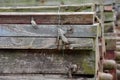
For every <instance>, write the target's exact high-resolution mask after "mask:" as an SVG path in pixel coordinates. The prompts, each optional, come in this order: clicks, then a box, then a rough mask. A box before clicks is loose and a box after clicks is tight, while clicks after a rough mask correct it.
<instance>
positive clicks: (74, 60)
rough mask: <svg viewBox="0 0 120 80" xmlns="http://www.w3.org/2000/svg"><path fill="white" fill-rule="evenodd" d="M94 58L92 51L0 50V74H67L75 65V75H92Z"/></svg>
mask: <svg viewBox="0 0 120 80" xmlns="http://www.w3.org/2000/svg"><path fill="white" fill-rule="evenodd" d="M94 56H95V53H94V52H93V51H80V50H78V51H75V50H74V51H72V50H66V51H63V50H61V51H59V50H0V59H1V64H0V73H1V74H10V73H11V74H22V73H23V74H44V75H45V74H68V71H69V67H70V65H73V64H76V65H77V66H78V69H77V71H76V74H78V75H79V74H83V75H94V72H95V71H94V70H95V63H94V61H95V57H94ZM89 59H90V60H91V62H90V61H89ZM73 74H74V73H73Z"/></svg>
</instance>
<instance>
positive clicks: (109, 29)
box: [104, 22, 114, 33]
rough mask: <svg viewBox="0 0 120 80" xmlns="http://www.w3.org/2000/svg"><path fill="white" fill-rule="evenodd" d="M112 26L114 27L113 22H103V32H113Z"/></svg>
mask: <svg viewBox="0 0 120 80" xmlns="http://www.w3.org/2000/svg"><path fill="white" fill-rule="evenodd" d="M113 27H114V23H113V22H110V23H104V32H105V33H112V32H113Z"/></svg>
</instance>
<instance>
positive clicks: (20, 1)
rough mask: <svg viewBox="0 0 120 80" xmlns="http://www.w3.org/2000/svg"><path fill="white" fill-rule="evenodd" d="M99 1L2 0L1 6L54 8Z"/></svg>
mask: <svg viewBox="0 0 120 80" xmlns="http://www.w3.org/2000/svg"><path fill="white" fill-rule="evenodd" d="M97 1H98V0H74V1H73V0H31V1H29V0H7V1H5V0H0V6H13V7H16V6H47V5H49V6H54V5H72V4H78V5H79V4H86V3H95V2H97Z"/></svg>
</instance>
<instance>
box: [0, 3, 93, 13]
mask: <svg viewBox="0 0 120 80" xmlns="http://www.w3.org/2000/svg"><path fill="white" fill-rule="evenodd" d="M92 6H93V4H81V5H60V6H28V7H26V6H24V7H23V6H21V7H20V6H18V7H0V12H58V10H59V8H60V12H90V11H92Z"/></svg>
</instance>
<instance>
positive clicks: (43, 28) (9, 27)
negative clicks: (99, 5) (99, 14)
mask: <svg viewBox="0 0 120 80" xmlns="http://www.w3.org/2000/svg"><path fill="white" fill-rule="evenodd" d="M37 27H38V28H37V29H35V28H34V27H32V25H26V24H1V25H0V37H42V38H57V36H58V34H57V33H58V28H61V29H62V30H63V31H65V32H66V34H65V36H66V37H71V38H81V37H84V38H85V37H86V38H92V37H93V38H94V37H96V35H97V33H98V32H97V27H99V26H98V25H97V24H94V25H61V26H60V27H59V26H58V25H37Z"/></svg>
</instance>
